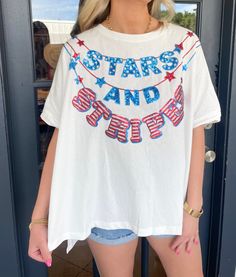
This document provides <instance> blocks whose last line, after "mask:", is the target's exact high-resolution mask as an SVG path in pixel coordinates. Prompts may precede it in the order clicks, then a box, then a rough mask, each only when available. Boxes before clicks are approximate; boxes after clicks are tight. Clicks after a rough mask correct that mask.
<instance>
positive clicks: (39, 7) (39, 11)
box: [31, 0, 196, 21]
mask: <svg viewBox="0 0 236 277" xmlns="http://www.w3.org/2000/svg"><path fill="white" fill-rule="evenodd" d="M31 3H32V16H33V19H51V20H71V21H75V19H76V15H77V11H78V0H32V1H31ZM175 7H176V12H184V11H190V12H191V11H193V8H196V4H176V6H175Z"/></svg>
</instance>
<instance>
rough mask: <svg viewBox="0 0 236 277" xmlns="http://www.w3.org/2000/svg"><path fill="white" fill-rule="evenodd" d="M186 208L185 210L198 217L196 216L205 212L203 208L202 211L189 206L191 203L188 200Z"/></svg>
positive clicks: (185, 204) (185, 203)
mask: <svg viewBox="0 0 236 277" xmlns="http://www.w3.org/2000/svg"><path fill="white" fill-rule="evenodd" d="M184 210H185V211H186V212H187V213H188V214H190V215H191V216H193V217H196V218H199V217H200V216H201V215H202V214H203V209H202V208H201V210H200V211H198V210H194V209H192V208H191V207H190V206H189V204H188V202H187V201H186V200H185V202H184Z"/></svg>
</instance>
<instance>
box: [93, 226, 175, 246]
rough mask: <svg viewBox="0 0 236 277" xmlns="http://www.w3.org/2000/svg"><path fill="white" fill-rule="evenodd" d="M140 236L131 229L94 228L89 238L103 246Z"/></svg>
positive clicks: (160, 236) (157, 236)
mask: <svg viewBox="0 0 236 277" xmlns="http://www.w3.org/2000/svg"><path fill="white" fill-rule="evenodd" d="M174 236H176V235H169V234H168V235H153V237H156V238H162V237H174ZM137 237H138V236H137V235H136V234H135V233H134V232H133V231H131V230H129V229H110V230H107V229H102V228H98V227H94V228H92V229H91V233H90V235H89V237H88V238H90V239H92V240H94V241H96V242H100V243H103V244H110V245H111V244H112V245H114V244H115V245H116V244H122V243H125V242H128V241H131V240H133V239H135V238H137Z"/></svg>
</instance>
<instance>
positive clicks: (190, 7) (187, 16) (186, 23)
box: [173, 3, 198, 32]
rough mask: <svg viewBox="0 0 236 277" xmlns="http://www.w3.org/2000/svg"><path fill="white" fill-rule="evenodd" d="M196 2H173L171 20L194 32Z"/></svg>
mask: <svg viewBox="0 0 236 277" xmlns="http://www.w3.org/2000/svg"><path fill="white" fill-rule="evenodd" d="M197 8H198V7H197V4H183V3H176V4H175V12H176V14H175V16H174V18H173V22H174V23H176V24H179V25H181V26H183V27H186V28H188V29H190V30H192V31H193V32H196V26H197Z"/></svg>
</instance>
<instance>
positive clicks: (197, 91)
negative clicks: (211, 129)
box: [183, 33, 221, 128]
mask: <svg viewBox="0 0 236 277" xmlns="http://www.w3.org/2000/svg"><path fill="white" fill-rule="evenodd" d="M193 34H194V35H193V39H192V40H191V41H192V42H191V45H189V46H188V48H189V49H186V50H187V52H186V54H185V57H184V58H183V78H184V82H185V84H186V86H185V87H186V89H188V90H189V92H188V93H189V94H190V99H191V109H192V116H193V118H192V126H193V128H195V127H198V126H200V125H205V124H209V123H216V122H219V121H221V107H220V103H219V100H218V97H217V94H216V91H215V88H214V85H213V82H212V79H211V76H210V72H209V68H208V64H207V61H206V58H205V54H204V51H203V48H202V45H201V42H200V39H199V37H198V36H197V35H196V34H195V33H193Z"/></svg>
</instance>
